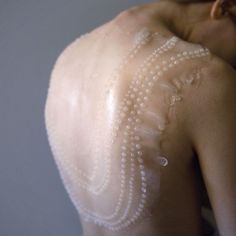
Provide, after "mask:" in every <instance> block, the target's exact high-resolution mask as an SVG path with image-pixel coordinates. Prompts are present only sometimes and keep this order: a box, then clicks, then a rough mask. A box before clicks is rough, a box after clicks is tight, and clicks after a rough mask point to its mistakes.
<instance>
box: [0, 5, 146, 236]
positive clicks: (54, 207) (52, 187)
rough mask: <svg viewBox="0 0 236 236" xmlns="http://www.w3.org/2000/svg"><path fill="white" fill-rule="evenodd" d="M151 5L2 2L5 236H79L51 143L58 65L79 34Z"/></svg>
mask: <svg viewBox="0 0 236 236" xmlns="http://www.w3.org/2000/svg"><path fill="white" fill-rule="evenodd" d="M145 2H147V1H145V0H96V1H94V0H86V1H85V0H47V1H46V0H44V1H42V0H41V1H39V0H15V1H14V0H0V76H1V77H0V236H15V235H17V236H37V235H40V236H54V235H56V236H65V235H66V236H80V235H81V232H82V231H81V227H80V223H79V218H78V215H77V213H76V211H75V208H74V206H73V205H72V203H71V201H70V200H69V197H68V195H67V193H66V192H65V189H64V187H63V185H62V182H61V180H60V177H59V173H58V171H57V169H56V165H55V163H54V160H53V158H52V154H51V150H50V148H49V145H48V141H47V136H46V131H45V125H44V105H45V99H46V94H47V88H48V82H49V77H50V73H51V70H52V67H53V64H54V62H55V60H56V58H57V57H58V55H59V54H60V52H61V51H62V50H63V49H64V48H65V47H66V46H67V45H68V44H69V43H71V42H72V41H73V40H74V39H75V38H77V37H78V36H79V35H81V34H83V33H85V32H87V31H89V30H91V29H93V28H96V27H97V26H99V25H101V24H103V23H105V22H106V21H108V20H110V19H111V18H113V17H114V16H115V15H117V14H118V13H119V12H120V11H122V10H123V9H126V8H128V7H130V6H133V5H138V4H140V3H145Z"/></svg>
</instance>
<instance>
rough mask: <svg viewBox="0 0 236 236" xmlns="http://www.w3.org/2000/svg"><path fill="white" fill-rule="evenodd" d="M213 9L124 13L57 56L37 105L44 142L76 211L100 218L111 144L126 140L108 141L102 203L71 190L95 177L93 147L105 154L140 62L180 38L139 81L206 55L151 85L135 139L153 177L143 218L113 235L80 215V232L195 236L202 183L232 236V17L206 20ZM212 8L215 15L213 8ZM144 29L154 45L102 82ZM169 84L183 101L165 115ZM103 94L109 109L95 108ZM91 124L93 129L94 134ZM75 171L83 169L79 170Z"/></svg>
mask: <svg viewBox="0 0 236 236" xmlns="http://www.w3.org/2000/svg"><path fill="white" fill-rule="evenodd" d="M212 7H213V2H206V3H196V4H181V3H175V2H169V1H163V2H158V3H155V2H154V3H149V4H145V5H141V6H136V7H132V8H130V9H128V10H125V11H123V12H121V13H120V14H119V15H118V16H116V17H115V18H114V19H112V20H111V21H110V22H108V23H107V24H104V25H102V26H100V27H98V28H96V29H95V30H93V31H92V32H90V33H89V34H88V35H86V36H85V37H84V38H83V39H82V40H77V41H74V42H73V43H72V44H71V45H69V46H68V47H67V48H66V49H65V50H64V51H63V52H62V53H61V55H60V57H59V58H58V60H57V62H56V64H55V66H54V69H53V71H52V76H51V81H50V88H49V91H48V97H47V102H46V106H45V120H46V125H47V131H48V135H49V141H50V145H51V147H52V151H53V154H54V157H55V160H56V163H57V164H58V167H59V170H60V174H61V175H62V177H63V181H64V184H65V187H66V189H67V190H68V192H69V193H70V196H71V199H72V201H73V203H74V204H75V206H78V205H77V204H79V203H80V202H82V203H85V205H87V206H88V207H89V208H90V209H92V211H94V212H97V211H98V208H99V206H100V209H99V210H100V212H102V211H108V210H109V208H112V207H113V205H114V204H115V203H116V202H117V200H116V199H117V192H116V190H117V189H119V187H118V186H119V183H120V181H119V171H120V169H119V155H120V151H119V148H120V147H121V144H120V143H121V142H122V141H124V137H123V136H122V135H120V136H118V137H117V138H116V139H115V142H114V145H111V150H112V162H111V170H112V175H111V181H113V182H111V183H112V184H111V185H108V186H109V188H108V191H107V192H105V194H104V195H102V197H101V198H99V197H96V198H93V197H92V194H90V193H89V191H88V190H87V189H86V188H84V189H86V191H84V189H83V188H82V189H83V191H81V193H80V192H79V193H77V192H76V191H77V190H78V189H80V187H81V186H80V185H79V184H78V181H80V180H81V179H84V178H81V176H82V177H83V176H84V175H87V174H89V173H93V172H92V168H93V165H92V164H91V163H93V162H92V161H93V158H94V156H96V155H95V154H94V153H93V151H92V150H95V149H96V148H97V146H99V148H100V149H98V153H99V152H101V153H103V150H106V146H105V145H103V143H104V142H107V141H110V139H112V138H111V135H110V133H109V132H110V130H112V129H113V127H114V120H115V119H114V117H116V116H118V114H119V113H118V110H119V107H120V105H121V104H122V101H123V100H122V99H123V98H124V97H125V95H126V94H127V93H128V91H129V90H128V88H129V86H130V84H131V80H132V75H133V74H134V73H135V72H136V71H137V68H139V65H140V64H141V63H142V62H143V60H144V58H146V57H147V56H148V55H150V54H151V53H152V52H153V51H154V49H155V48H158V47H160V46H161V45H163V44H164V43H165V42H166V41H167V40H168V39H170V38H171V37H173V36H178V38H179V40H178V42H177V43H176V45H175V48H174V49H173V48H172V49H170V50H168V51H167V52H166V54H165V55H163V56H161V57H160V58H159V59H157V60H156V61H155V63H153V64H151V67H150V68H149V70H148V71H147V72H144V75H146V76H147V75H148V72H150V71H152V70H154V69H155V66H158V65H159V66H160V65H162V64H163V61H165V60H166V61H171V59H170V58H171V57H173V56H174V57H175V56H176V55H177V54H179V53H183V52H185V51H194V50H199V49H202V50H204V47H207V48H209V49H210V52H211V53H209V54H206V55H204V56H201V57H196V58H194V59H191V60H187V61H186V62H184V63H183V64H181V63H179V64H178V65H176V66H174V67H173V68H172V69H171V70H168V71H167V72H166V73H165V76H163V77H162V80H158V82H157V83H156V84H155V87H154V91H155V92H154V93H152V95H151V97H150V99H149V100H148V103H147V104H146V106H145V107H144V109H143V111H144V112H143V113H142V115H140V119H141V120H142V121H143V123H142V124H141V126H140V127H141V128H140V129H139V131H138V137H140V138H141V140H142V142H144V144H143V143H142V142H141V144H142V145H143V149H142V152H143V160H144V164H143V166H144V168H145V169H146V170H147V172H146V173H147V174H148V175H150V176H151V178H150V179H149V180H148V181H147V184H148V186H152V191H151V190H150V191H149V193H151V196H152V197H149V198H148V202H147V205H146V210H147V211H148V212H149V216H150V217H141V219H140V220H139V221H138V223H136V224H134V225H133V226H132V227H130V228H125V229H124V230H123V231H118V232H113V231H111V230H109V229H107V228H106V227H101V226H99V225H97V224H94V222H91V221H88V222H87V221H85V217H84V215H83V214H81V218H80V220H81V223H82V226H83V231H84V236H94V235H97V236H100V235H101V236H113V235H123V236H126V235H127V236H128V235H129V236H132V235H135V236H143V235H150V236H156V235H163V236H169V235H171V236H172V235H176V236H179V235H181V236H185V235H186V236H189V235H191V236H195V235H196V236H199V235H203V228H202V227H203V226H202V219H201V206H202V205H203V204H204V202H202V201H201V199H204V198H205V197H204V191H202V190H204V184H205V185H206V190H207V193H208V195H209V199H210V204H211V205H212V208H213V211H214V214H215V217H216V221H217V226H218V228H219V231H220V235H223V236H231V235H232V236H233V235H235V234H236V228H235V224H234V219H236V203H235V199H236V188H235V184H234V183H235V180H236V175H235V171H234V170H235V168H236V161H235V153H236V149H235V147H236V145H235V144H236V143H235V140H236V136H235V134H236V126H235V119H236V106H235V102H236V95H235V94H236V93H235V89H236V80H235V79H236V77H235V70H234V66H235V62H236V60H235V59H236V45H235V39H236V27H235V23H234V21H233V20H232V18H230V17H225V16H222V17H221V16H219V15H218V14H213V16H214V17H215V18H214V17H213V19H212V18H211V17H210V13H211V12H212ZM217 7H219V5H217ZM214 11H215V12H216V11H217V12H218V10H217V8H214ZM143 28H146V29H147V28H148V29H149V30H150V31H151V32H158V33H160V35H159V36H157V40H150V41H148V42H147V43H146V44H145V45H144V46H143V47H142V49H141V50H140V52H139V53H137V54H136V55H135V56H134V57H133V58H132V59H130V60H129V61H128V63H127V66H126V67H124V69H123V70H122V71H121V72H119V80H115V77H114V78H113V79H112V82H111V83H108V84H107V83H106V78H107V75H109V74H110V73H111V72H112V71H113V70H112V69H113V68H116V66H117V65H119V62H120V61H122V58H123V56H125V55H127V51H128V50H129V49H130V48H131V45H132V44H133V42H134V41H133V40H134V35H136V32H139V31H140V30H141V29H143ZM219 31H220V32H221V31H224V34H219ZM106 34H107V35H106ZM153 37H154V36H153ZM222 45H224V47H222ZM98 58H99V60H98ZM111 58H112V59H111ZM196 68H197V69H196ZM145 73H146V74H145ZM192 77H193V78H195V79H194V82H193V83H187V82H186V81H187V80H188V79H189V78H192ZM197 78H200V79H198V80H197ZM174 79H182V81H185V83H183V84H182V85H183V86H182V85H181V89H180V93H179V95H180V96H181V98H182V99H180V100H179V101H176V102H175V103H174V106H173V107H174V108H173V109H170V110H169V103H168V99H167V98H169V96H170V95H173V86H171V84H175V85H176V86H178V83H177V84H176V83H175V80H174ZM195 81H196V82H195ZM106 89H107V91H106ZM141 91H142V92H145V90H141ZM101 94H108V95H107V96H106V97H105V98H106V99H105V100H102V102H106V103H105V104H107V105H106V106H104V107H103V108H101V110H100V112H98V110H99V109H98V107H99V106H98V104H99V98H100V95H101ZM108 98H109V99H108ZM110 104H111V105H110ZM135 104H136V105H140V104H141V103H138V102H137V103H134V104H133V105H132V106H131V107H133V106H134V105H135ZM151 114H154V116H153V115H151ZM157 114H160V115H163V116H164V115H167V116H166V119H165V120H166V121H168V123H167V124H168V125H167V126H166V127H165V128H164V131H165V132H164V133H163V134H162V136H161V137H162V138H161V140H159V139H156V137H155V135H153V134H152V133H151V131H150V130H152V131H156V126H157V125H160V124H161V123H160V121H161V119H160V118H159V120H158V119H157V120H158V122H157V120H156V115H157ZM153 117H154V118H153ZM108 124H110V128H109V125H108ZM127 125H128V124H126V123H124V124H123V123H122V125H121V127H120V129H119V132H120V134H123V132H124V130H125V128H127ZM142 125H143V126H142ZM144 126H145V127H146V128H145V127H144ZM96 127H99V128H98V133H96ZM150 127H151V129H147V128H150ZM147 130H149V133H147V132H146V131H147ZM159 141H161V142H160V143H159ZM108 143H109V142H108ZM160 144H161V145H160ZM96 145H97V146H96ZM159 145H160V148H161V149H160V151H161V153H160V154H161V156H163V157H165V158H166V159H164V160H167V161H168V165H166V166H165V165H160V164H158V163H157V160H159V159H156V156H155V155H153V151H152V150H156V149H157V148H158V147H159ZM97 156H98V163H100V164H101V166H99V164H98V170H100V171H98V176H97V178H96V179H95V180H99V179H102V178H103V172H105V170H106V168H105V165H104V166H103V164H104V163H103V159H102V158H101V159H100V155H97ZM102 156H104V155H101V157H102ZM196 162H198V163H199V166H200V169H201V172H202V176H203V181H204V183H200V184H199V180H198V177H199V176H198V174H197V171H196V168H195V164H194V163H196ZM77 167H81V170H83V171H84V172H77V171H76V170H75V169H76V168H77ZM135 173H139V171H138V170H137V172H135ZM140 173H141V172H140ZM137 177H138V174H137ZM136 179H137V180H136V181H134V182H133V189H134V196H136V197H137V196H139V194H140V189H139V187H138V186H139V185H140V183H141V181H139V178H136ZM160 186H161V187H160ZM137 208H138V204H137V203H136V202H135V201H133V202H132V204H131V205H130V209H131V212H132V211H135V209H137ZM81 213H82V212H81ZM127 220H128V219H127Z"/></svg>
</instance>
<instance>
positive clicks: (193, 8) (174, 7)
mask: <svg viewBox="0 0 236 236" xmlns="http://www.w3.org/2000/svg"><path fill="white" fill-rule="evenodd" d="M212 4H213V2H206V3H202V2H200V3H191V4H190V3H177V2H170V1H166V2H165V1H163V2H162V7H160V13H159V14H160V19H161V21H162V23H163V25H164V26H165V27H166V28H167V29H168V30H169V31H171V32H173V33H174V34H175V35H177V36H178V37H180V38H182V39H183V40H185V41H189V42H192V43H199V39H198V38H197V37H195V36H194V34H193V32H195V29H196V25H197V24H198V23H200V22H203V21H206V20H208V19H210V9H211V7H212Z"/></svg>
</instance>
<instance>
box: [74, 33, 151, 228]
mask: <svg viewBox="0 0 236 236" xmlns="http://www.w3.org/2000/svg"><path fill="white" fill-rule="evenodd" d="M149 36H150V35H147V37H149ZM147 42H148V40H147V38H146V37H143V40H142V41H140V43H139V44H137V45H135V47H134V48H133V49H132V50H131V52H130V53H128V56H127V57H128V58H130V59H132V58H134V56H135V54H136V53H137V52H138V50H140V49H141V47H142V46H143V45H145V44H146V43H147ZM127 64H128V61H127V59H124V60H123V61H122V63H121V64H120V65H119V67H118V68H119V70H116V72H115V75H117V73H118V71H120V70H121V69H123V67H124V66H125V65H127ZM119 73H120V72H119ZM119 73H118V74H119ZM111 78H113V79H116V76H114V74H113V76H112V77H111ZM109 86H111V83H110V85H109ZM100 109H102V108H100ZM97 127H98V128H100V126H99V125H98V126H97ZM96 140H99V138H97V139H96ZM97 147H98V145H97ZM123 147H124V146H123ZM110 148H111V145H109V144H106V150H108V149H110ZM97 153H99V151H98V150H97ZM109 154H110V151H107V155H105V156H108V155H109ZM122 155H124V153H123V154H122ZM104 161H107V163H106V164H105V165H103V166H105V169H106V170H105V173H106V178H105V181H104V182H103V188H102V190H104V186H105V185H107V184H108V176H109V175H110V170H109V168H108V167H109V166H110V165H108V162H110V159H109V158H107V159H105V160H104ZM133 165H134V164H132V160H131V171H134V166H133ZM124 166H125V165H124V161H123V162H122V168H124ZM132 179H134V174H133V176H131V181H132ZM78 184H79V185H80V187H83V188H86V189H87V190H89V191H90V192H92V193H93V194H96V195H97V194H99V193H100V192H101V189H100V191H99V192H98V191H95V190H94V188H92V187H91V186H89V185H86V184H83V182H81V181H78ZM124 186H125V171H124V169H122V170H121V192H120V196H119V200H118V203H117V206H116V208H115V211H114V213H113V214H112V215H110V216H101V215H98V214H96V213H94V212H91V211H89V210H88V209H87V208H85V207H84V206H82V205H81V204H79V203H78V202H77V203H76V206H77V207H78V208H79V209H80V211H81V213H83V214H84V215H85V218H86V219H87V220H89V219H90V220H93V221H94V222H95V223H97V224H99V225H105V226H107V227H108V226H109V224H107V223H105V221H108V220H110V219H112V218H114V217H115V216H116V215H117V214H118V212H119V210H120V207H121V204H122V202H123V195H124ZM71 194H73V193H71ZM129 201H130V200H129ZM125 215H126V214H125ZM122 218H125V217H122ZM119 222H121V220H119V221H118V223H119ZM113 225H114V223H113Z"/></svg>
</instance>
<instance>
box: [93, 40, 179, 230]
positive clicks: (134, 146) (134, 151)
mask: <svg viewBox="0 0 236 236" xmlns="http://www.w3.org/2000/svg"><path fill="white" fill-rule="evenodd" d="M175 39H176V38H174V39H171V40H170V41H169V42H168V43H167V44H166V45H164V46H162V47H160V48H158V49H157V50H155V51H154V53H153V55H155V52H158V51H160V52H162V51H161V49H163V51H166V48H168V49H170V48H172V47H173V46H174V45H175V44H174V43H173V42H174V41H175ZM153 55H152V56H153ZM149 60H151V57H149V58H148V59H147V60H145V62H144V63H143V65H142V69H143V68H144V67H145V64H146V63H148V61H149ZM142 73H143V74H144V73H145V71H143V70H142ZM136 87H137V85H136ZM127 95H128V96H129V95H130V90H129V91H128V93H127ZM131 98H132V95H131ZM135 105H136V104H134V106H133V107H134V110H133V111H131V112H130V117H127V125H126V126H125V129H124V132H123V134H124V136H125V137H124V139H123V145H122V147H121V148H122V152H121V194H120V197H119V200H118V205H117V206H119V208H120V207H121V203H122V202H123V197H124V196H123V195H124V187H125V169H126V162H127V161H128V159H127V157H130V161H131V175H130V180H129V197H128V204H127V207H126V210H125V212H124V214H123V215H122V216H121V217H120V219H119V220H118V221H116V222H114V221H113V222H112V223H105V222H102V221H101V218H100V219H96V222H97V223H98V224H100V225H104V226H106V227H108V228H110V229H111V230H114V231H116V230H120V229H121V228H124V227H127V226H129V225H130V224H131V223H134V222H135V221H136V220H137V219H138V217H140V215H141V213H142V211H143V209H144V205H145V203H146V197H147V196H146V192H147V189H146V187H147V183H146V177H145V175H146V174H145V170H144V169H145V168H144V165H143V159H142V151H141V148H142V145H141V143H140V142H139V141H140V140H141V138H140V136H138V135H134V133H135V130H134V129H133V128H134V127H132V126H133V125H132V124H133V123H134V122H133V121H134V119H133V118H135V113H137V114H139V115H140V112H137V109H135V108H136V106H135ZM125 110H126V111H127V112H128V109H125ZM135 122H137V123H140V122H141V119H140V118H136V119H135ZM115 123H116V122H115ZM118 123H119V124H120V123H121V122H118ZM119 130H120V127H116V126H115V129H114V130H113V131H114V133H115V135H114V136H115V137H117V135H118V134H117V132H118V131H119ZM113 142H114V139H113V140H112V143H113ZM127 143H130V145H128V146H127ZM128 149H130V150H128ZM128 151H129V152H128ZM134 157H137V161H138V163H139V172H140V179H141V198H140V202H139V206H138V208H137V210H136V212H135V213H134V215H133V216H132V218H131V219H130V220H128V221H126V222H125V223H123V224H120V223H121V222H122V220H124V219H125V218H126V217H127V215H128V212H129V209H130V208H131V204H132V198H133V182H134V175H135V169H134V167H135V166H134ZM119 208H118V209H117V208H116V210H115V213H118V210H120V209H119ZM112 216H114V215H112ZM103 219H104V217H103ZM106 219H108V217H106ZM118 224H120V225H118ZM114 225H118V226H114Z"/></svg>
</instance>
